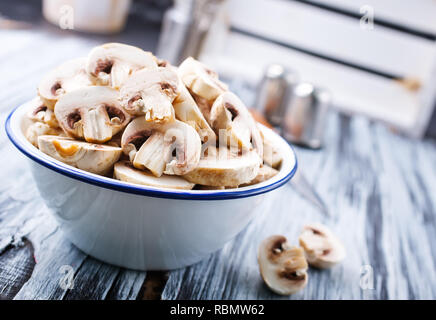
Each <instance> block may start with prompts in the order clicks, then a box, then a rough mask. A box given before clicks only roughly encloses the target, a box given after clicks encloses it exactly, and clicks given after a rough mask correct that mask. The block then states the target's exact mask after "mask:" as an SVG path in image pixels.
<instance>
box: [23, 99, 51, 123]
mask: <svg viewBox="0 0 436 320" xmlns="http://www.w3.org/2000/svg"><path fill="white" fill-rule="evenodd" d="M27 117H28V118H29V119H30V120H32V121H35V122H42V123H45V124H47V125H48V126H49V127H51V128H59V122H58V120H57V119H56V116H55V114H54V112H53V110H51V109H49V108H48V107H47V105H46V104H45V103H44V102H43V101H42V100H41V98H40V97H36V98H34V99H33V100H32V101H31V107H30V110H29V111H28V113H27Z"/></svg>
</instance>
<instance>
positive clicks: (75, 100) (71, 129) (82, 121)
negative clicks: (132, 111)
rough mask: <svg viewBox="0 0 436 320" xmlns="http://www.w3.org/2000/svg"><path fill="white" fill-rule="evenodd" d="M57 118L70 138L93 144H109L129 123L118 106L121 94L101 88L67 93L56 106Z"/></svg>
mask: <svg viewBox="0 0 436 320" xmlns="http://www.w3.org/2000/svg"><path fill="white" fill-rule="evenodd" d="M55 115H56V118H57V119H58V121H59V125H60V126H61V127H62V129H64V131H65V132H66V133H67V134H68V135H69V136H72V137H74V138H84V139H85V140H86V141H87V142H92V143H104V142H106V141H109V140H110V139H111V138H112V136H113V135H115V134H116V133H117V132H118V131H120V130H121V129H123V128H124V127H125V126H126V125H127V123H128V122H129V120H130V115H129V114H128V113H127V112H126V111H125V110H124V109H123V108H122V107H121V106H120V104H119V101H118V92H117V91H116V90H115V89H112V88H110V87H98V86H91V87H85V88H81V89H77V90H75V91H73V92H70V93H67V94H65V95H64V96H63V97H62V98H60V99H59V101H58V103H57V104H56V108H55Z"/></svg>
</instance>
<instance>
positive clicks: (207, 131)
mask: <svg viewBox="0 0 436 320" xmlns="http://www.w3.org/2000/svg"><path fill="white" fill-rule="evenodd" d="M179 90H180V93H179V95H178V96H177V97H176V98H175V99H174V101H173V107H174V112H175V114H176V118H177V119H178V120H180V121H183V122H185V123H187V124H189V125H191V126H192V127H193V128H194V129H195V130H196V131H197V133H198V135H199V136H200V138H201V141H203V142H207V141H212V140H216V136H215V132H214V131H213V130H212V128H211V127H210V126H209V124H208V123H207V121H206V119H205V118H204V116H203V114H202V113H201V111H200V109H199V108H198V106H197V103H196V102H195V100H194V98H192V96H191V94H190V93H189V91H188V89H186V87H185V85H184V84H183V83H182V82H181V81H179Z"/></svg>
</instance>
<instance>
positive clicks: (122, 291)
mask: <svg viewBox="0 0 436 320" xmlns="http://www.w3.org/2000/svg"><path fill="white" fill-rule="evenodd" d="M8 37H9V38H11V39H10V41H8V39H7V38H8ZM12 39H13V41H12ZM2 40H5V41H6V42H9V43H10V46H9V47H8V48H7V49H6V48H5V47H2V48H3V49H0V56H1V57H2V58H4V59H3V60H2V61H7V62H8V63H7V64H5V63H3V64H2V72H4V74H8V77H2V79H0V85H1V86H2V88H7V90H2V91H1V92H0V124H1V128H0V133H1V134H0V153H1V157H2V159H7V160H8V161H4V163H3V164H2V170H1V171H0V180H1V181H3V183H2V184H1V186H0V295H1V297H2V298H8V299H11V298H15V299H105V298H111V299H134V298H136V296H137V295H138V292H139V291H140V288H141V285H142V283H143V282H144V279H145V273H144V272H135V271H129V270H123V269H119V268H117V267H113V266H109V265H106V264H104V263H102V262H99V261H96V260H94V259H92V258H90V257H87V255H85V254H84V253H83V252H81V251H80V250H78V249H77V248H75V247H74V246H73V245H72V244H71V243H70V242H69V241H68V240H67V239H66V238H65V237H64V236H63V235H62V232H61V230H60V229H59V228H58V226H57V224H56V222H55V221H54V219H53V218H52V217H51V215H50V213H49V211H48V209H47V208H46V206H45V205H44V203H43V200H42V199H41V198H40V196H39V194H38V191H37V188H36V185H35V183H34V182H33V179H32V177H31V175H30V170H28V168H27V164H26V160H25V157H24V156H23V155H21V154H20V153H19V152H18V151H17V150H16V149H15V148H14V147H13V146H12V145H11V144H10V143H9V142H8V141H7V138H6V134H5V131H4V121H5V119H6V116H7V113H9V111H10V110H12V108H13V107H16V106H17V105H19V104H21V103H23V102H25V101H27V100H29V99H30V98H32V97H33V96H35V94H36V86H37V84H38V82H39V81H40V79H41V77H42V75H43V74H44V73H45V72H47V70H49V69H50V68H52V67H54V66H56V65H57V64H59V63H61V62H63V61H65V60H66V59H69V58H73V57H77V56H81V55H86V53H87V52H88V50H89V48H90V47H92V46H93V45H95V44H96V42H97V41H98V40H85V39H82V38H78V37H75V36H67V37H60V36H59V35H54V36H53V35H48V34H43V33H35V32H30V31H13V32H11V33H8V34H7V35H3V34H2ZM35 46H37V47H38V50H35ZM29 53H32V54H29ZM36 62H37V63H36ZM17 70H18V71H19V72H18V71H17ZM20 242H23V243H24V245H20ZM65 267H67V268H71V270H72V271H73V272H74V285H75V286H74V288H71V289H68V287H65V286H64V285H63V284H64V283H65V276H66V273H65V270H64V269H63V268H65Z"/></svg>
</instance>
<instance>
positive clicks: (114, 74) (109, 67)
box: [86, 43, 157, 89]
mask: <svg viewBox="0 0 436 320" xmlns="http://www.w3.org/2000/svg"><path fill="white" fill-rule="evenodd" d="M144 68H147V69H156V68H157V63H156V60H155V58H154V56H153V55H152V54H151V53H150V52H146V51H143V50H141V49H139V48H137V47H133V46H129V45H126V44H121V43H106V44H103V45H101V46H98V47H95V48H94V49H92V50H91V52H90V53H89V55H88V61H87V64H86V71H87V72H88V74H89V75H90V76H91V78H92V79H93V80H94V82H95V84H97V85H104V86H106V85H109V86H112V87H113V88H115V89H118V88H120V87H121V85H122V84H123V83H124V82H125V81H126V80H127V78H128V77H129V76H130V75H131V74H132V73H133V72H134V71H137V70H140V69H144Z"/></svg>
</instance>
